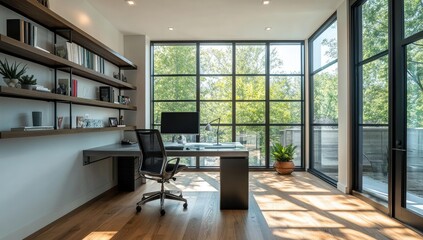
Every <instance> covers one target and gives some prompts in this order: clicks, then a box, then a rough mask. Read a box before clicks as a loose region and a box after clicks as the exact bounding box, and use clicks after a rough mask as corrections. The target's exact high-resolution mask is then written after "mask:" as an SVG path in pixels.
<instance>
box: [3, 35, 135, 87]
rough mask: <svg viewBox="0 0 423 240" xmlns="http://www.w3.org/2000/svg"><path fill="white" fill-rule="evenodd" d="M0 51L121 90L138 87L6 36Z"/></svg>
mask: <svg viewBox="0 0 423 240" xmlns="http://www.w3.org/2000/svg"><path fill="white" fill-rule="evenodd" d="M0 50H1V52H4V53H8V54H10V55H13V56H17V57H20V58H23V59H27V60H29V61H32V62H36V63H39V64H42V65H45V66H48V67H51V68H58V69H59V70H62V71H65V72H69V71H70V69H71V68H72V74H76V75H78V76H81V77H85V78H89V79H91V80H93V81H96V82H100V83H104V84H107V85H111V86H113V87H117V88H121V89H136V87H135V86H134V85H132V84H129V83H126V82H123V81H121V80H118V79H114V78H112V77H109V76H106V75H104V74H101V73H99V72H96V71H94V70H92V69H89V68H85V67H83V66H81V65H78V64H76V63H74V62H71V61H68V60H66V59H64V58H61V57H59V56H56V55H54V54H51V53H48V52H44V51H43V50H40V49H37V48H35V47H32V46H30V45H28V44H25V43H23V42H20V41H17V40H15V39H13V38H10V37H7V36H4V35H0Z"/></svg>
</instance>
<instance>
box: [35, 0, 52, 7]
mask: <svg viewBox="0 0 423 240" xmlns="http://www.w3.org/2000/svg"><path fill="white" fill-rule="evenodd" d="M37 1H38V2H39V3H41V5H43V6H44V7H46V8H49V3H48V0H37Z"/></svg>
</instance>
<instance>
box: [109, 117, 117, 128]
mask: <svg viewBox="0 0 423 240" xmlns="http://www.w3.org/2000/svg"><path fill="white" fill-rule="evenodd" d="M117 125H118V119H117V118H116V117H110V118H109V126H110V127H117Z"/></svg>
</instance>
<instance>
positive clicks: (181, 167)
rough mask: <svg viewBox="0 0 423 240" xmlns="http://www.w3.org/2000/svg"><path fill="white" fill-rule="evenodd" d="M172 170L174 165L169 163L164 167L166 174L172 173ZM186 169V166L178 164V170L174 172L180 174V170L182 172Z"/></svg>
mask: <svg viewBox="0 0 423 240" xmlns="http://www.w3.org/2000/svg"><path fill="white" fill-rule="evenodd" d="M174 168H175V164H173V163H169V164H168V165H167V166H166V172H172V171H173V169H174ZM186 168H187V166H186V165H183V164H179V166H178V169H176V172H175V173H177V172H180V171H182V170H184V169H186Z"/></svg>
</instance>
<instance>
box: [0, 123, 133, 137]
mask: <svg viewBox="0 0 423 240" xmlns="http://www.w3.org/2000/svg"><path fill="white" fill-rule="evenodd" d="M134 129H135V127H134V126H126V127H105V128H73V129H57V130H37V131H5V132H0V139H6V138H23V137H40V136H53V135H65V134H75V133H91V132H109V131H121V130H134Z"/></svg>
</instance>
